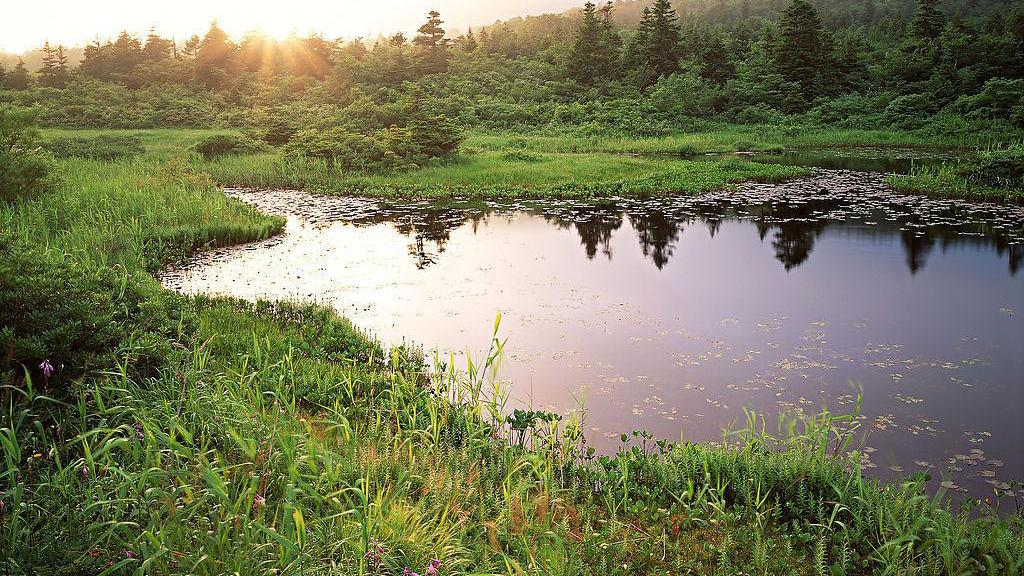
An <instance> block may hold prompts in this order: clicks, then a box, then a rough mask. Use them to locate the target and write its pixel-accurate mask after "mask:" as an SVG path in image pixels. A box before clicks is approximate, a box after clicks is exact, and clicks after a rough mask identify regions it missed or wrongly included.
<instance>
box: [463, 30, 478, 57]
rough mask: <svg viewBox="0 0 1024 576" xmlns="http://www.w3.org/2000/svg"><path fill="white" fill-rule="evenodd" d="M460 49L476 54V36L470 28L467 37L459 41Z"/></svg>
mask: <svg viewBox="0 0 1024 576" xmlns="http://www.w3.org/2000/svg"><path fill="white" fill-rule="evenodd" d="M459 47H460V48H462V49H463V50H465V51H466V52H475V51H476V49H477V42H476V36H474V35H473V29H472V28H470V29H469V30H467V31H466V35H465V36H464V37H463V38H462V40H460V41H459Z"/></svg>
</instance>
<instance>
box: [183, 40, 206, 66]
mask: <svg viewBox="0 0 1024 576" xmlns="http://www.w3.org/2000/svg"><path fill="white" fill-rule="evenodd" d="M202 43H203V39H202V38H200V37H199V35H198V34H193V35H192V37H191V38H189V39H188V40H186V41H185V48H184V50H182V51H181V56H182V58H184V59H185V60H195V59H196V56H198V55H199V46H201V45H202Z"/></svg>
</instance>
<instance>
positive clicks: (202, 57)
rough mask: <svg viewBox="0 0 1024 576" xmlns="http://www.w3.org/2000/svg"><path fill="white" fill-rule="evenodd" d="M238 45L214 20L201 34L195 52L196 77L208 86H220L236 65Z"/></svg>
mask: <svg viewBox="0 0 1024 576" xmlns="http://www.w3.org/2000/svg"><path fill="white" fill-rule="evenodd" d="M237 55H238V47H237V46H235V44H234V43H233V42H231V40H230V39H229V38H228V34H227V32H225V31H224V30H221V28H220V27H219V26H217V23H216V22H213V23H211V24H210V29H209V30H208V31H207V32H206V35H205V36H203V41H202V42H201V43H200V44H199V50H198V51H197V52H196V70H195V72H196V79H197V80H199V81H200V82H202V83H203V84H205V85H206V86H207V87H208V88H220V87H222V86H223V85H224V83H225V80H226V76H229V75H230V74H232V73H233V72H234V71H235V68H236V67H237V64H238V62H237V60H238V58H237Z"/></svg>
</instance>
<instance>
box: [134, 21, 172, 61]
mask: <svg viewBox="0 0 1024 576" xmlns="http://www.w3.org/2000/svg"><path fill="white" fill-rule="evenodd" d="M142 54H143V55H144V56H145V58H146V60H150V61H152V62H159V61H160V60H166V59H168V58H170V57H171V56H172V55H173V54H174V42H172V41H171V40H168V39H166V38H161V37H160V35H159V34H157V33H156V30H155V29H153V28H150V30H149V35H148V36H146V45H145V46H144V47H143V48H142Z"/></svg>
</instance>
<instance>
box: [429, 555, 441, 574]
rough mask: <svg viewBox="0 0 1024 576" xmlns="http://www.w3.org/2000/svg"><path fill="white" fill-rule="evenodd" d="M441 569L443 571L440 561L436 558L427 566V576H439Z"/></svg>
mask: <svg viewBox="0 0 1024 576" xmlns="http://www.w3.org/2000/svg"><path fill="white" fill-rule="evenodd" d="M440 569H441V561H440V560H438V559H437V558H434V559H433V560H431V561H430V565H429V566H427V573H426V576H437V574H438V572H437V571H438V570H440Z"/></svg>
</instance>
